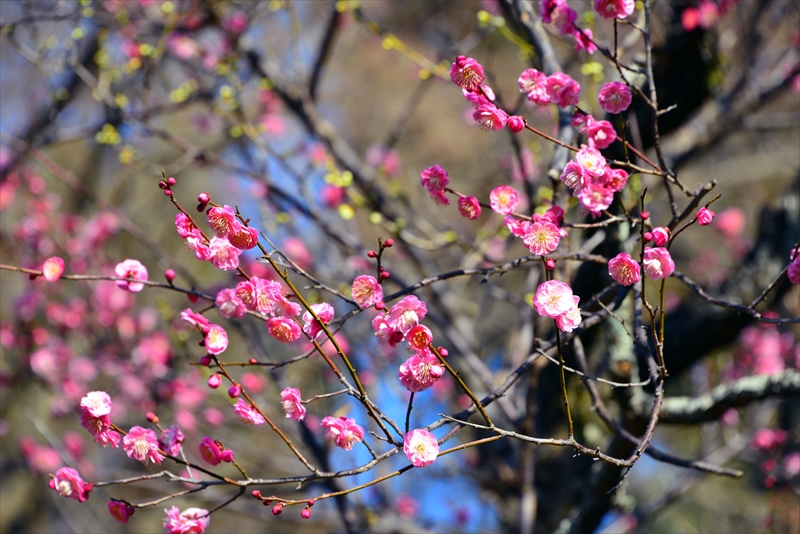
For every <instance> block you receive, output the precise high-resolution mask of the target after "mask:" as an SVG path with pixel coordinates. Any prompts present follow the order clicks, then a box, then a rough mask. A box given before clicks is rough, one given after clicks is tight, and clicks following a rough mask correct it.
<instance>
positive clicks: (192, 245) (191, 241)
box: [186, 228, 211, 261]
mask: <svg viewBox="0 0 800 534" xmlns="http://www.w3.org/2000/svg"><path fill="white" fill-rule="evenodd" d="M186 246H187V247H188V248H189V250H190V251H191V252H192V254H194V257H195V258H197V259H198V260H200V261H207V260H208V259H210V258H211V249H210V248H208V244H207V243H206V241H205V240H204V239H203V234H201V233H200V229H199V228H194V229H193V230H192V233H191V234H189V237H187V238H186Z"/></svg>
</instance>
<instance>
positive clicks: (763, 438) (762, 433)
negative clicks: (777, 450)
mask: <svg viewBox="0 0 800 534" xmlns="http://www.w3.org/2000/svg"><path fill="white" fill-rule="evenodd" d="M784 441H786V431H785V430H783V429H778V430H772V429H769V428H759V429H758V430H756V433H755V435H753V440H752V441H751V442H750V446H751V447H753V448H754V449H756V450H757V451H761V452H768V451H769V450H770V449H772V448H774V447H780V446H781V445H783V442H784Z"/></svg>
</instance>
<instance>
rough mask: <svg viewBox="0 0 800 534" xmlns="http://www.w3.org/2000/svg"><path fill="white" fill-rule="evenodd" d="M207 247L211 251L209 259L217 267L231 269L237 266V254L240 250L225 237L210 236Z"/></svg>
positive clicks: (225, 269) (224, 269)
mask: <svg viewBox="0 0 800 534" xmlns="http://www.w3.org/2000/svg"><path fill="white" fill-rule="evenodd" d="M208 248H209V251H210V253H211V255H210V257H209V260H210V261H211V264H212V265H213V266H214V267H216V268H217V269H220V270H223V271H232V270H233V269H236V268H237V267H238V266H239V255H240V254H241V253H242V251H241V250H239V249H238V248H236V247H234V246H233V245H231V243H230V241H228V239H227V238H225V237H218V236H214V237H212V238H211V242H210V243H209V244H208Z"/></svg>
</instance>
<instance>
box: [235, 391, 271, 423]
mask: <svg viewBox="0 0 800 534" xmlns="http://www.w3.org/2000/svg"><path fill="white" fill-rule="evenodd" d="M233 411H234V413H235V414H236V415H237V416H238V417H239V420H241V421H242V422H243V423H245V424H248V425H253V426H258V425H263V424H264V423H266V419H264V416H263V415H261V414H260V413H258V410H256V409H255V408H253V406H251V405H250V403H248V402H246V401H245V400H244V399H243V398H241V397H239V399H238V400H237V401H236V405H235V406H234V407H233Z"/></svg>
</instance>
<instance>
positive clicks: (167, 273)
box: [164, 269, 177, 284]
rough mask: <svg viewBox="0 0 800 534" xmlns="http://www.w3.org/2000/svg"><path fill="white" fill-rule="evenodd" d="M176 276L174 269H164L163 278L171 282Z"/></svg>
mask: <svg viewBox="0 0 800 534" xmlns="http://www.w3.org/2000/svg"><path fill="white" fill-rule="evenodd" d="M176 276H177V275H176V274H175V271H173V270H172V269H167V270H166V271H164V278H166V279H167V282H169V283H170V284H171V283H172V281H173V280H175V277H176Z"/></svg>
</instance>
